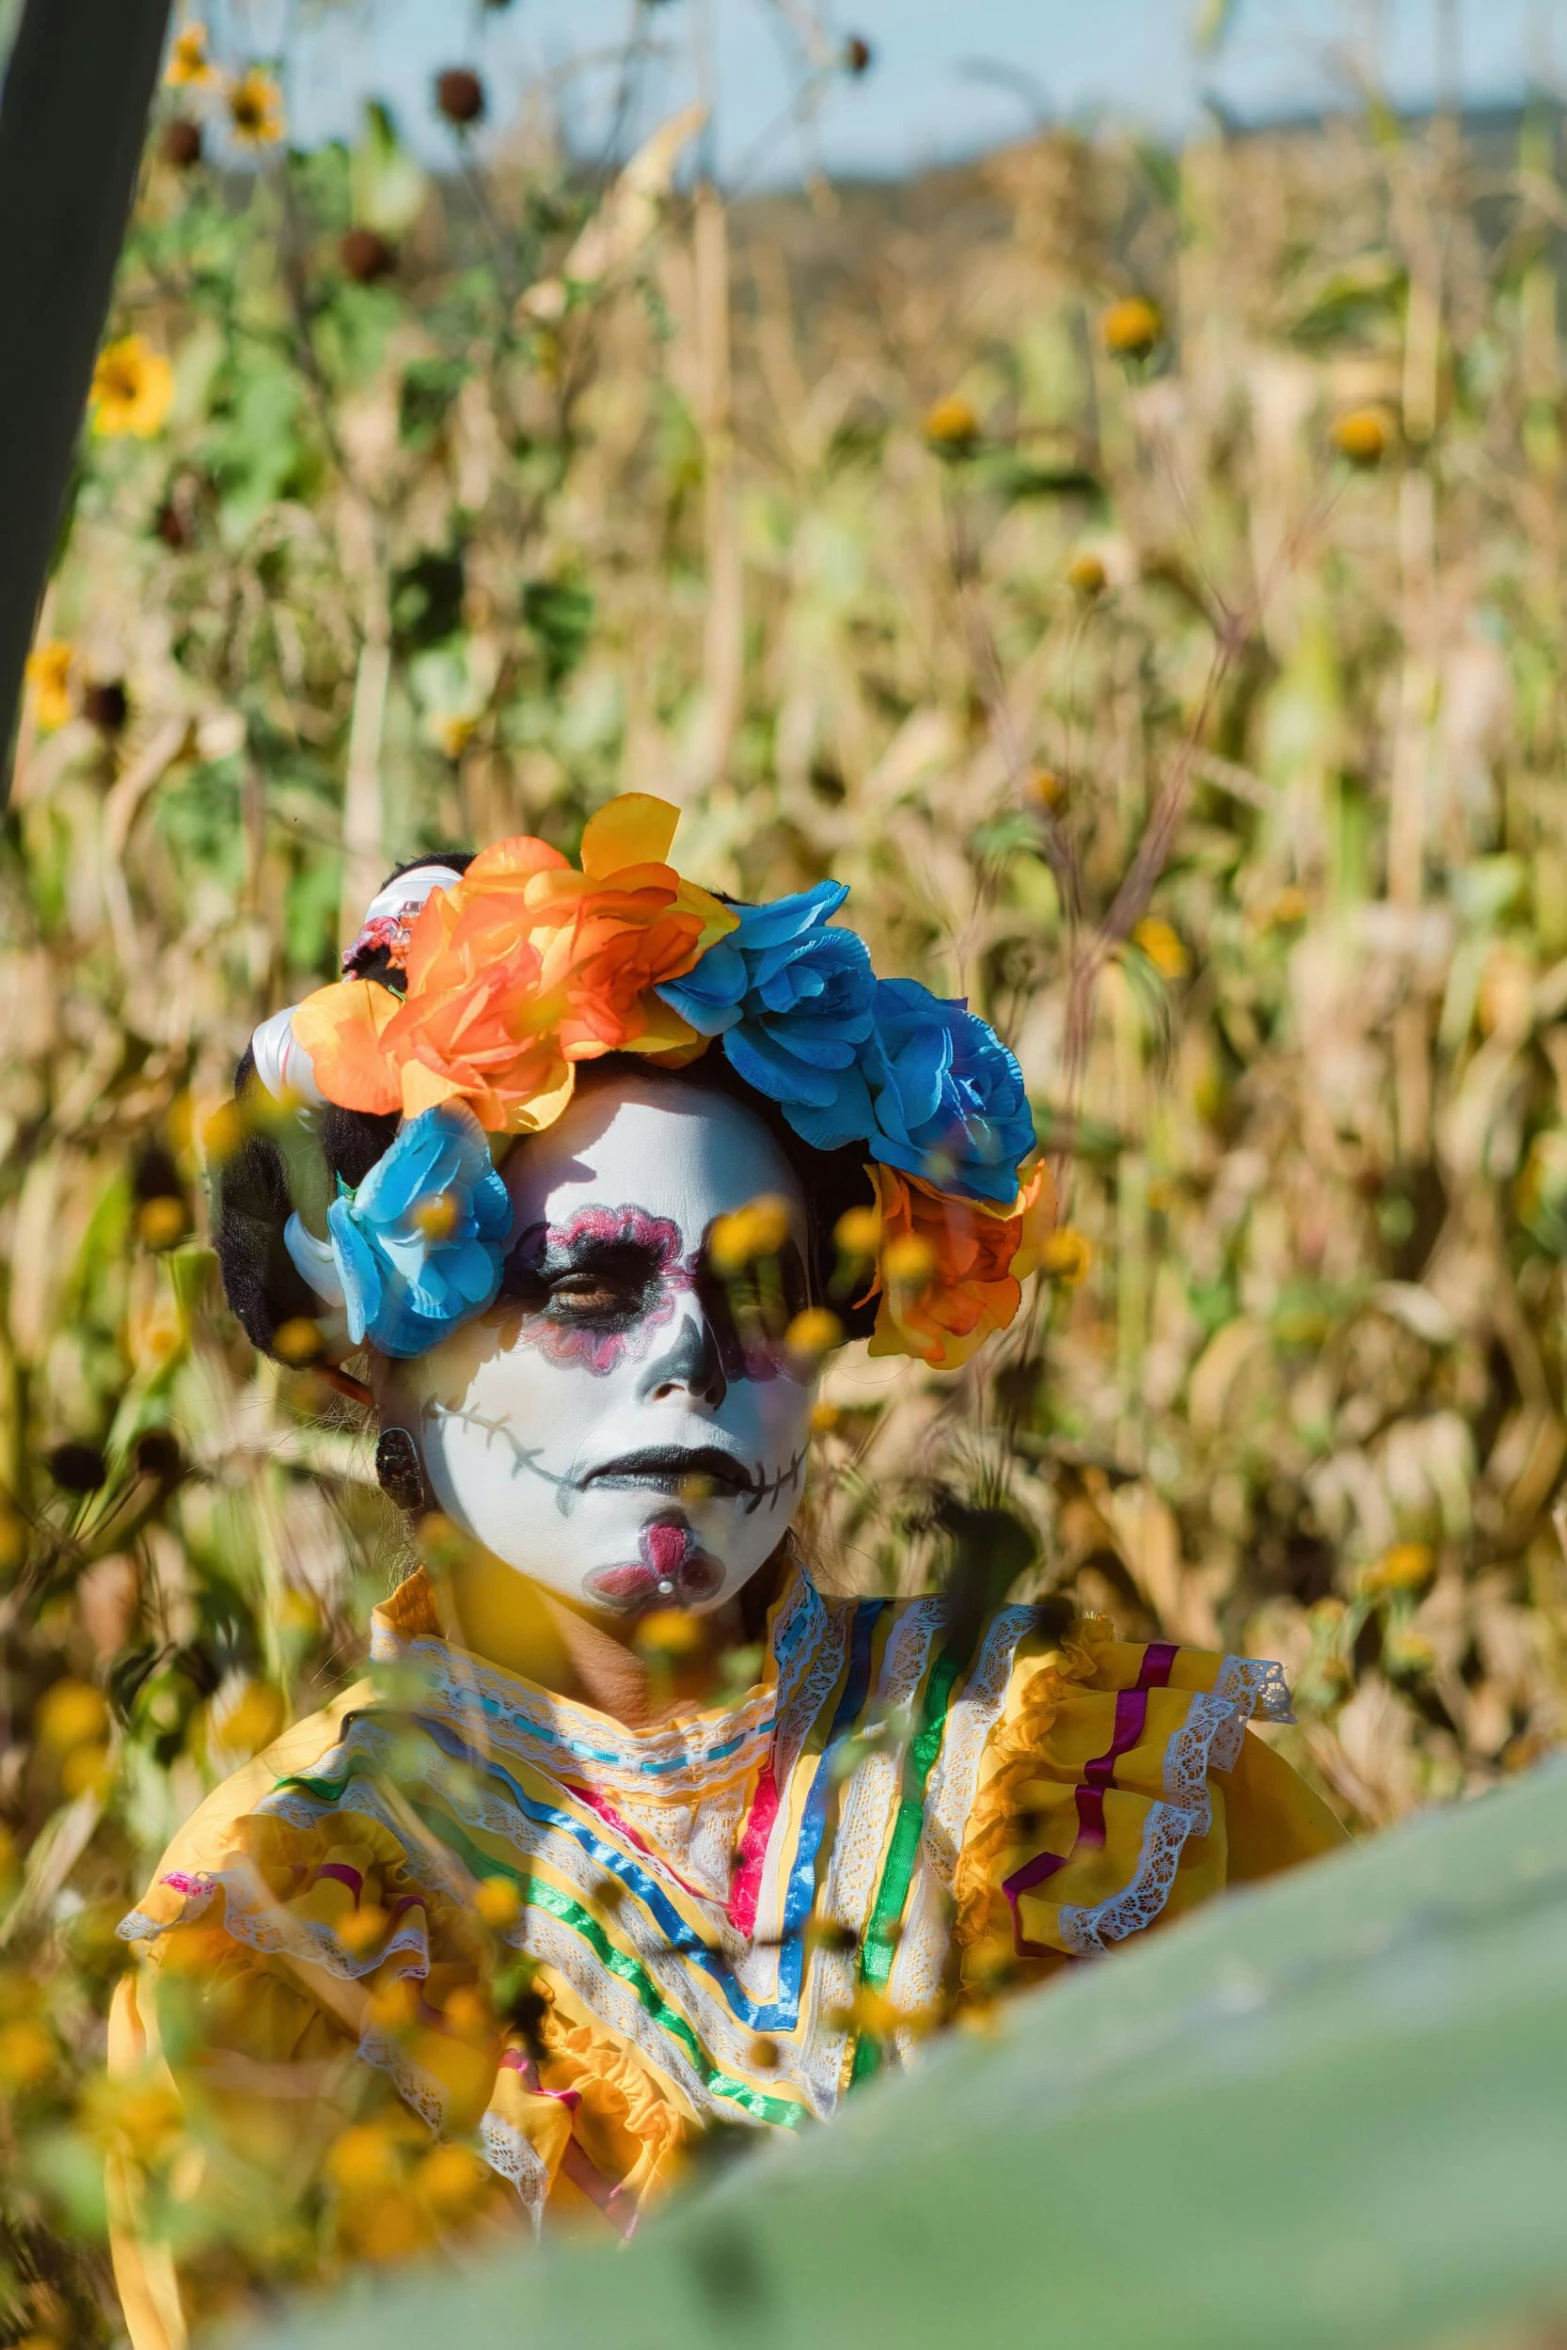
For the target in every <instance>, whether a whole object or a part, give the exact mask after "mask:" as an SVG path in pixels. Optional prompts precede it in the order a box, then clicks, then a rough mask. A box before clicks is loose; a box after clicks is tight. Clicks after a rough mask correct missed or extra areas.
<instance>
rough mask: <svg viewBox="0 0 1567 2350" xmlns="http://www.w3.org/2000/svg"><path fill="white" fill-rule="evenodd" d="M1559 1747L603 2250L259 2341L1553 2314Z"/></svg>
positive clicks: (711, 2336)
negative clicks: (1495, 1787)
mask: <svg viewBox="0 0 1567 2350" xmlns="http://www.w3.org/2000/svg"><path fill="white" fill-rule="evenodd" d="M1564 2082H1567V1762H1561V1761H1558V1762H1553V1763H1550V1764H1548V1765H1546V1766H1544V1767H1543V1768H1541V1769H1540V1770H1538V1771H1536V1772H1535V1773H1534V1774H1533V1775H1532V1776H1531V1777H1530V1778H1528V1779H1526V1780H1524V1781H1521V1782H1520V1783H1518V1784H1517V1785H1515V1786H1512V1787H1509V1788H1508V1789H1507V1790H1505V1791H1504V1792H1502V1793H1500V1794H1496V1795H1491V1796H1487V1797H1485V1798H1483V1799H1481V1800H1480V1801H1477V1802H1475V1803H1472V1804H1469V1805H1466V1806H1464V1807H1463V1808H1461V1809H1458V1810H1455V1811H1449V1812H1445V1813H1439V1814H1432V1815H1428V1816H1426V1817H1424V1818H1422V1819H1421V1820H1419V1821H1417V1822H1415V1823H1414V1824H1413V1825H1412V1826H1410V1827H1407V1828H1405V1829H1403V1830H1401V1831H1399V1832H1397V1833H1395V1834H1393V1835H1390V1836H1388V1837H1387V1838H1386V1839H1385V1840H1382V1841H1380V1842H1376V1843H1370V1844H1366V1845H1362V1846H1361V1847H1359V1848H1358V1849H1356V1850H1354V1851H1352V1852H1349V1853H1346V1854H1344V1855H1343V1856H1342V1857H1339V1858H1335V1859H1333V1860H1331V1861H1328V1862H1324V1863H1320V1864H1318V1865H1317V1866H1316V1867H1315V1868H1312V1869H1308V1870H1305V1871H1302V1872H1300V1873H1299V1874H1297V1875H1295V1876H1293V1877H1290V1878H1286V1879H1284V1880H1282V1881H1280V1882H1279V1883H1277V1884H1275V1885H1272V1886H1269V1887H1267V1888H1265V1889H1262V1890H1260V1891H1258V1892H1256V1893H1253V1894H1251V1895H1248V1896H1243V1897H1240V1898H1236V1899H1232V1900H1230V1901H1229V1902H1227V1903H1224V1904H1221V1905H1220V1906H1218V1907H1216V1908H1214V1909H1211V1910H1209V1911H1207V1912H1205V1913H1204V1914H1202V1915H1200V1916H1199V1917H1197V1918H1196V1919H1194V1920H1193V1921H1192V1922H1191V1923H1189V1924H1187V1925H1186V1926H1183V1927H1182V1928H1181V1929H1180V1930H1178V1931H1176V1932H1173V1933H1171V1934H1169V1935H1167V1936H1164V1937H1162V1938H1156V1939H1153V1940H1150V1941H1148V1942H1146V1943H1144V1944H1143V1945H1141V1946H1140V1947H1136V1948H1133V1949H1130V1950H1128V1951H1125V1952H1123V1953H1121V1954H1120V1955H1118V1956H1117V1957H1116V1958H1114V1959H1113V1960H1111V1961H1109V1962H1108V1963H1105V1964H1102V1965H1096V1966H1092V1967H1086V1968H1084V1969H1083V1970H1082V1971H1081V1972H1080V1973H1078V1974H1077V1975H1076V1976H1074V1977H1073V1978H1072V1979H1070V1980H1069V1981H1067V1982H1066V1983H1064V1984H1063V1985H1061V1986H1059V1987H1058V1988H1053V1989H1051V1990H1049V1991H1046V1992H1045V1993H1043V1994H1041V1995H1039V1996H1037V1997H1036V1998H1034V1999H1032V2000H1030V2001H1028V2002H1025V2003H1022V2004H1020V2005H1019V2006H1018V2007H1017V2008H1016V2009H1015V2010H1014V2011H1013V2012H1012V2013H1011V2015H1010V2016H1009V2017H1008V2019H1007V2020H1006V2022H1005V2024H1004V2025H1003V2026H1002V2027H1001V2028H999V2029H998V2030H997V2031H996V2033H995V2034H994V2035H993V2036H991V2037H987V2038H983V2039H978V2040H976V2039H974V2038H972V2037H968V2036H964V2037H960V2038H957V2039H954V2040H951V2041H949V2042H948V2043H947V2044H946V2045H945V2046H944V2047H942V2048H940V2049H938V2050H937V2051H936V2052H935V2053H934V2054H933V2056H932V2057H931V2059H930V2061H929V2062H928V2063H927V2064H926V2065H925V2066H924V2067H923V2068H922V2069H921V2071H920V2072H919V2073H918V2074H917V2075H916V2076H915V2077H914V2078H913V2079H909V2080H902V2081H898V2082H895V2083H893V2084H890V2085H885V2086H878V2087H877V2088H875V2089H873V2090H871V2091H868V2092H867V2093H866V2094H864V2095H863V2096H862V2097H860V2098H859V2099H857V2100H856V2101H855V2102H854V2103H853V2104H852V2105H851V2107H850V2109H849V2111H848V2112H847V2113H846V2115H845V2116H844V2118H843V2120H842V2121H841V2122H839V2123H838V2124H836V2125H835V2126H834V2127H833V2128H832V2129H831V2130H828V2131H823V2132H821V2133H820V2134H818V2135H816V2136H814V2137H812V2138H811V2139H809V2140H808V2141H806V2142H805V2143H804V2144H792V2145H787V2146H779V2147H776V2148H770V2149H768V2150H767V2151H766V2152H765V2153H763V2154H761V2155H759V2156H758V2157H757V2158H756V2159H755V2160H754V2161H752V2162H749V2163H746V2164H744V2165H742V2166H740V2167H739V2168H737V2169H736V2170H734V2171H731V2172H730V2173H729V2174H728V2175H727V2176H725V2177H724V2178H723V2179H722V2180H721V2181H720V2182H718V2183H717V2184H715V2185H714V2186H712V2187H710V2188H708V2189H705V2190H703V2191H701V2192H699V2193H695V2194H692V2195H691V2196H689V2197H688V2198H687V2199H685V2200H684V2201H682V2202H677V2203H675V2204H674V2205H672V2206H671V2207H669V2208H668V2209H667V2210H666V2211H665V2212H664V2213H663V2214H662V2215H660V2216H659V2217H658V2218H657V2219H655V2220H654V2221H653V2222H652V2223H650V2224H649V2225H648V2226H647V2227H646V2228H645V2229H644V2231H643V2232H642V2233H641V2234H640V2235H639V2236H638V2238H637V2239H636V2241H635V2243H634V2244H633V2245H632V2246H631V2248H630V2249H629V2250H628V2251H626V2252H598V2251H587V2250H583V2251H576V2252H572V2253H566V2254H558V2255H552V2256H550V2257H547V2258H541V2257H538V2256H533V2257H528V2256H527V2255H519V2256H516V2257H508V2258H506V2259H503V2260H500V2261H497V2262H495V2263H494V2264H492V2265H490V2266H487V2267H481V2268H479V2269H476V2270H475V2271H474V2272H473V2273H472V2274H470V2275H469V2276H468V2277H466V2278H464V2279H457V2278H454V2277H452V2276H451V2275H450V2274H447V2275H443V2276H441V2277H439V2278H423V2279H419V2280H417V2281H414V2280H409V2279H405V2280H403V2281H402V2282H401V2283H400V2284H399V2285H398V2287H397V2289H396V2290H395V2292H393V2293H379V2294H373V2295H366V2296H364V2297H362V2298H356V2299H355V2301H354V2302H353V2303H352V2304H351V2305H347V2306H344V2307H343V2308H341V2309H340V2310H339V2311H338V2312H336V2313H334V2314H332V2315H328V2316H313V2317H312V2318H311V2319H310V2320H309V2322H303V2323H296V2324H295V2325H293V2326H291V2327H289V2328H288V2329H286V2330H285V2331H284V2332H283V2333H280V2334H276V2335H272V2336H269V2337H268V2340H269V2341H270V2342H271V2343H272V2344H273V2345H274V2346H275V2350H284V2345H285V2344H286V2345H287V2346H288V2350H398V2345H401V2344H404V2343H407V2344H414V2343H419V2344H421V2345H422V2344H424V2343H425V2342H427V2341H428V2340H430V2339H437V2338H438V2339H457V2340H461V2341H462V2343H463V2344H464V2350H492V2346H493V2350H500V2346H501V2345H503V2344H504V2345H507V2346H508V2350H509V2346H510V2345H512V2344H514V2343H517V2342H523V2341H525V2342H526V2343H527V2344H528V2345H529V2350H557V2345H558V2346H559V2350H567V2345H576V2344H580V2343H583V2342H592V2343H593V2344H594V2345H595V2346H596V2350H666V2346H667V2350H675V2346H676V2345H677V2344H679V2345H685V2346H691V2345H697V2346H701V2345H707V2344H711V2345H714V2346H715V2350H716V2346H717V2345H718V2344H720V2343H722V2344H732V2343H734V2342H737V2341H741V2340H743V2341H744V2342H745V2343H746V2345H747V2350H807V2346H809V2350H837V2346H838V2345H843V2346H844V2350H848V2346H849V2345H851V2344H853V2345H857V2346H858V2345H864V2344H866V2343H876V2344H894V2343H895V2344H897V2345H898V2350H923V2346H924V2345H927V2344H928V2345H930V2346H931V2350H936V2346H937V2345H940V2346H941V2350H948V2346H949V2345H951V2344H953V2343H954V2342H963V2341H965V2340H968V2339H972V2338H974V2336H975V2335H976V2333H978V2332H979V2331H980V2330H981V2329H983V2333H984V2336H985V2338H987V2339H992V2340H1014V2341H1029V2340H1044V2341H1047V2342H1051V2343H1055V2344H1057V2345H1060V2346H1061V2350H1076V2346H1077V2345H1079V2344H1088V2343H1092V2344H1093V2345H1094V2350H1134V2346H1135V2350H1147V2346H1148V2345H1152V2344H1157V2345H1158V2350H1188V2346H1189V2350H1232V2346H1233V2350H1254V2346H1255V2344H1256V2343H1258V2342H1259V2341H1264V2340H1265V2341H1266V2342H1267V2343H1268V2345H1269V2350H1360V2346H1364V2350H1373V2346H1381V2350H1396V2346H1399V2345H1414V2344H1420V2343H1427V2342H1436V2341H1446V2340H1449V2339H1454V2338H1456V2337H1457V2336H1459V2335H1460V2334H1464V2333H1466V2332H1472V2329H1475V2328H1478V2327H1481V2326H1484V2325H1486V2324H1488V2323H1492V2322H1495V2321H1499V2320H1502V2319H1508V2318H1512V2317H1515V2316H1518V2315H1521V2314H1524V2313H1528V2312H1531V2311H1535V2310H1539V2309H1542V2308H1546V2307H1557V2306H1561V2305H1564V2304H1567V2230H1564V2229H1563V2226H1562V2217H1561V2215H1562V2211H1563V2209H1564V2207H1567V2128H1564V2126H1563V2084H1564Z"/></svg>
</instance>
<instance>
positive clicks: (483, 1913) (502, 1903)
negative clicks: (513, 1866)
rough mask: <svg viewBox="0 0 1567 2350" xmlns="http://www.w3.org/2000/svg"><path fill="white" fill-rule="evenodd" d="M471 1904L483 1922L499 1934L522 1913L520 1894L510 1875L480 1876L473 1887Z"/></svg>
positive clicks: (515, 1921)
mask: <svg viewBox="0 0 1567 2350" xmlns="http://www.w3.org/2000/svg"><path fill="white" fill-rule="evenodd" d="M473 1906H474V1908H475V1909H476V1910H477V1911H478V1913H479V1915H480V1917H481V1918H482V1919H483V1920H484V1923H485V1924H486V1925H487V1926H489V1927H492V1928H493V1929H494V1931H495V1932H496V1933H497V1934H499V1933H503V1932H504V1931H505V1929H506V1927H508V1926H514V1925H515V1924H516V1923H517V1920H518V1919H519V1918H520V1917H521V1915H522V1895H521V1894H520V1893H519V1892H518V1890H517V1888H516V1886H515V1885H514V1884H513V1883H512V1881H511V1879H510V1877H481V1878H480V1880H479V1882H478V1884H477V1885H476V1886H475V1887H474V1893H473Z"/></svg>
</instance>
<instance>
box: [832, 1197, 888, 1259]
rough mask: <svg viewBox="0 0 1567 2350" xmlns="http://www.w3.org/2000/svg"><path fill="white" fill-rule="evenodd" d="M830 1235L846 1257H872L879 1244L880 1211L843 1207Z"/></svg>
mask: <svg viewBox="0 0 1567 2350" xmlns="http://www.w3.org/2000/svg"><path fill="white" fill-rule="evenodd" d="M832 1236H833V1238H834V1240H835V1241H836V1242H837V1243H838V1246H839V1247H840V1248H841V1249H842V1251H843V1253H844V1255H845V1256H846V1257H867V1258H869V1257H873V1256H874V1255H875V1254H876V1251H877V1249H878V1248H879V1247H880V1246H881V1212H880V1210H879V1209H877V1208H845V1210H844V1212H843V1214H842V1215H841V1216H840V1217H839V1218H838V1221H837V1223H836V1224H835V1225H834V1226H833V1228H832Z"/></svg>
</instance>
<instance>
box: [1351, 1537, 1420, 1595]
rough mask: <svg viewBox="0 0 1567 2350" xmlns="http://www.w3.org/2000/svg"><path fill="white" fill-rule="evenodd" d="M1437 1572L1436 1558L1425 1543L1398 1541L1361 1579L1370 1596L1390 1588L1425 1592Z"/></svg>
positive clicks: (1391, 1589) (1363, 1589)
mask: <svg viewBox="0 0 1567 2350" xmlns="http://www.w3.org/2000/svg"><path fill="white" fill-rule="evenodd" d="M1435 1573H1436V1559H1435V1556H1434V1555H1433V1553H1432V1550H1431V1547H1430V1545H1429V1544H1428V1543H1425V1542H1395V1543H1394V1545H1393V1547H1392V1549H1391V1550H1385V1551H1384V1552H1383V1553H1382V1556H1381V1557H1380V1558H1379V1559H1378V1560H1377V1561H1376V1563H1375V1564H1374V1565H1373V1566H1369V1567H1367V1569H1366V1570H1365V1573H1364V1574H1363V1575H1362V1576H1361V1578H1360V1588H1361V1590H1362V1591H1364V1592H1366V1593H1367V1594H1368V1595H1375V1594H1377V1593H1380V1592H1389V1591H1424V1590H1425V1588H1426V1586H1427V1584H1428V1583H1429V1582H1430V1581H1431V1578H1432V1577H1433V1575H1435Z"/></svg>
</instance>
